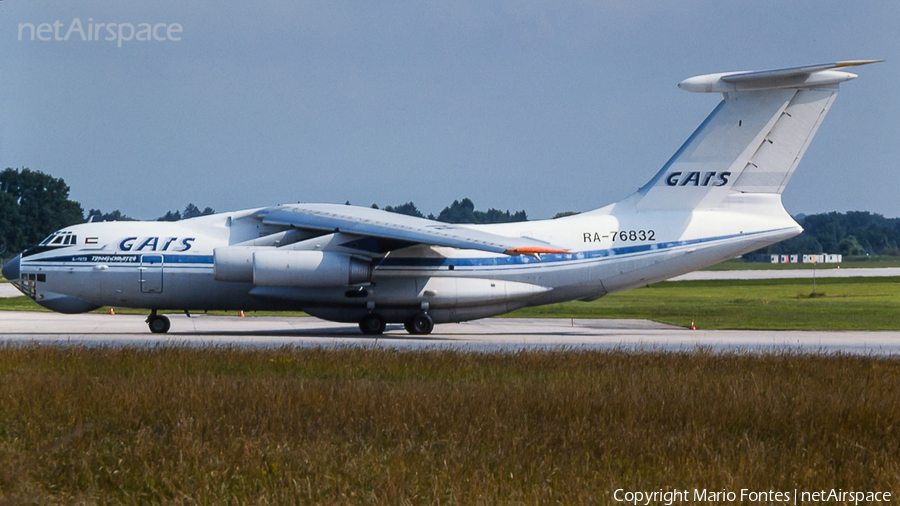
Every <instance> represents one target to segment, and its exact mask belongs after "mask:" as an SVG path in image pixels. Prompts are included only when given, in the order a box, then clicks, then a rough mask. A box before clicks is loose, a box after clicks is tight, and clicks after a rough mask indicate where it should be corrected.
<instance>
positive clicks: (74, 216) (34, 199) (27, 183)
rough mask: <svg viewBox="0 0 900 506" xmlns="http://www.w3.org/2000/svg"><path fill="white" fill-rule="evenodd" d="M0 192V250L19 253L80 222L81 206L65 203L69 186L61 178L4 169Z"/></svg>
mask: <svg viewBox="0 0 900 506" xmlns="http://www.w3.org/2000/svg"><path fill="white" fill-rule="evenodd" d="M0 193H2V194H4V196H3V197H0V215H2V218H0V227H2V228H0V240H2V242H3V245H0V249H3V248H6V250H7V251H9V252H17V251H22V250H23V249H25V248H28V247H30V246H34V245H36V244H38V243H39V242H41V240H42V239H44V238H45V237H46V236H47V235H49V234H50V233H51V232H54V231H56V230H59V229H61V228H64V227H68V226H69V225H74V224H76V223H82V222H84V217H83V215H84V210H83V209H82V208H81V204H79V203H78V202H74V201H72V200H69V186H68V185H67V184H66V182H65V181H64V180H62V179H61V178H54V177H52V176H50V175H48V174H44V173H43V172H40V171H33V170H30V169H27V168H24V169H21V170H19V169H11V168H8V169H6V170H4V171H3V172H0Z"/></svg>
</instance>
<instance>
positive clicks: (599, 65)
mask: <svg viewBox="0 0 900 506" xmlns="http://www.w3.org/2000/svg"><path fill="white" fill-rule="evenodd" d="M76 18H77V19H78V23H80V25H81V26H80V28H81V31H80V32H79V31H78V30H77V29H74V30H72V31H71V33H70V34H69V39H68V40H56V38H57V32H56V29H55V28H54V32H53V33H48V32H40V31H37V28H38V27H39V25H40V24H41V23H49V24H51V25H52V24H53V23H55V22H57V21H59V24H58V25H57V26H59V27H60V28H59V29H58V35H59V37H60V38H64V37H65V35H66V33H67V32H68V31H69V29H70V28H72V27H73V25H74V24H75V23H76V22H75V20H76ZM28 23H30V24H32V25H34V26H35V27H36V30H35V31H37V32H38V33H36V35H35V40H31V31H30V28H29V27H28V26H27V25H24V24H28ZM99 23H103V24H104V25H110V24H113V23H115V26H114V27H111V26H102V27H100V26H97V24H99ZM142 23H148V24H150V25H151V26H152V27H153V31H151V32H150V33H149V34H148V33H147V32H144V33H143V34H141V33H136V34H134V36H133V38H132V40H121V41H120V40H119V38H120V37H119V32H120V31H121V32H122V33H121V38H122V39H128V38H129V37H128V36H129V29H128V26H129V25H131V26H134V27H136V28H138V29H139V28H140V26H139V25H140V24H142ZM23 25H24V28H23ZM89 27H92V28H89ZM898 27H900V2H896V1H880V2H847V1H846V0H840V1H837V0H821V1H807V2H803V1H796V2H795V1H791V2H785V1H784V0H777V1H763V2H760V1H754V2H721V1H713V0H710V1H704V0H691V1H687V0H684V1H680V2H660V1H658V0H653V1H644V0H629V1H624V2H623V1H616V2H604V1H586V2H577V1H554V2H547V3H542V2H532V1H522V0H515V1H508V2H487V1H484V0H473V1H454V2H425V1H421V0H416V1H409V2H403V1H394V2H340V1H323V2H299V1H279V2H273V1H258V2H233V1H222V0H216V1H211V0H192V1H187V2H186V1H166V0H156V1H122V0H114V1H113V0H110V1H96V2H87V1H72V0H54V1H40V0H4V1H2V2H0V69H2V72H0V118H2V121H0V167H3V168H5V167H13V168H20V167H29V168H31V169H34V170H40V171H43V172H46V173H49V174H51V175H53V176H56V177H62V178H64V179H65V180H66V182H67V183H68V184H69V186H70V187H71V188H72V192H71V197H72V198H73V199H74V200H77V201H79V202H81V204H82V206H83V207H84V208H85V210H87V209H89V208H100V209H102V210H103V211H106V212H108V211H112V210H114V209H119V210H121V211H122V212H123V213H125V214H127V215H129V216H134V217H138V218H144V219H155V218H156V217H158V216H160V215H162V214H164V213H165V212H166V211H167V210H173V209H183V208H184V206H185V205H186V204H187V203H188V202H193V203H194V204H196V205H198V206H200V207H201V208H203V207H205V206H211V207H213V208H215V209H216V210H218V211H229V210H237V209H242V208H249V207H258V206H266V205H272V204H275V203H288V202H335V203H343V202H344V201H347V200H349V201H351V202H352V203H354V204H360V205H370V204H372V203H373V202H374V203H378V204H379V205H380V206H382V207H383V206H385V205H397V204H401V203H404V202H408V201H410V200H411V201H414V202H415V203H416V205H417V206H418V207H419V209H421V210H422V211H424V212H425V213H426V214H427V213H429V212H432V213H435V214H437V213H438V212H439V211H440V210H441V208H443V207H444V206H446V205H448V204H449V203H451V202H452V201H453V200H454V199H462V198H463V197H469V198H471V199H472V200H473V201H474V202H475V204H476V206H477V208H478V209H482V210H486V209H487V208H489V207H495V208H499V209H503V210H506V209H509V210H511V211H516V210H521V209H525V210H526V211H527V212H528V215H529V217H530V218H532V219H534V218H548V217H551V216H553V215H554V214H555V213H557V212H560V211H568V210H574V211H586V210H590V209H594V208H597V207H600V206H602V205H605V204H608V203H611V202H613V201H616V200H618V199H621V198H623V197H625V196H627V195H628V194H630V193H631V192H633V191H634V190H635V189H637V188H638V187H639V186H641V185H642V184H643V183H644V182H646V181H647V180H649V179H650V178H651V177H652V176H653V175H654V174H655V173H656V172H657V170H658V169H659V168H660V167H661V166H662V165H663V164H664V163H665V162H666V160H667V159H668V158H669V157H670V156H671V154H672V153H674V152H675V150H677V149H678V147H679V146H680V145H681V143H682V142H684V140H685V139H687V137H688V136H689V135H690V134H691V132H692V131H693V130H694V129H695V128H696V127H697V125H699V124H700V122H701V121H702V120H703V119H704V118H705V117H706V115H707V114H708V113H709V112H710V111H711V110H712V109H713V107H715V105H716V103H718V101H719V96H717V95H713V94H693V93H686V92H684V91H681V90H679V89H678V88H677V87H676V85H677V84H678V82H679V81H681V80H682V79H684V78H686V77H690V76H692V75H697V74H704V73H711V72H722V71H732V70H761V69H769V68H779V67H788V66H797V65H805V64H814V63H825V62H832V61H837V60H846V59H869V58H871V59H886V60H887V61H886V62H885V63H880V64H877V65H870V66H867V67H859V68H857V69H855V70H853V72H855V73H858V74H859V75H860V78H859V79H857V80H855V81H851V82H848V83H844V84H842V85H841V94H840V95H839V96H838V98H837V100H836V102H835V104H834V106H833V107H832V109H831V112H830V113H829V115H828V117H827V118H826V120H825V122H824V124H823V125H822V127H821V128H820V130H819V133H818V136H817V137H816V138H815V140H814V141H813V143H812V145H811V147H810V148H809V151H808V152H807V154H806V156H805V157H804V159H803V162H802V163H801V164H800V167H799V168H798V170H797V172H796V173H795V175H794V177H793V179H792V180H791V184H790V185H789V186H788V188H787V190H786V191H785V193H784V202H785V206H786V207H787V210H788V211H789V212H790V213H792V214H797V213H807V214H810V213H816V212H825V211H833V210H837V211H848V210H865V211H872V212H877V213H881V214H884V215H886V216H889V217H896V216H900V170H898V169H900V105H898V104H900V102H898V98H897V92H896V87H897V86H896V85H897V83H898V82H900V71H898V63H900V54H898V52H900V37H898V33H900V31H898V30H900V28H898ZM20 31H23V33H22V40H19V34H20ZM89 31H90V32H91V36H92V37H91V38H93V36H94V35H95V34H96V35H99V37H100V40H82V36H81V33H85V34H87V33H88V32H89ZM147 35H149V38H150V39H151V40H149V41H146V40H141V41H138V40H135V39H136V38H138V37H140V38H148V37H147ZM41 36H42V37H44V38H49V39H50V40H47V41H41V40H39V38H40V37H41ZM154 37H155V38H154ZM107 38H113V39H114V40H109V41H108V40H106V39H107ZM156 39H163V40H156ZM120 44H121V47H119V46H120Z"/></svg>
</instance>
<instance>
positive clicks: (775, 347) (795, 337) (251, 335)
mask: <svg viewBox="0 0 900 506" xmlns="http://www.w3.org/2000/svg"><path fill="white" fill-rule="evenodd" d="M169 317H170V319H171V321H172V329H171V330H170V331H169V333H168V334H151V333H150V331H149V330H148V329H147V325H146V324H145V323H144V319H145V317H144V316H133V315H104V314H83V315H63V314H56V313H43V312H17V311H8V312H3V313H0V342H5V343H30V342H40V343H49V344H61V345H68V344H86V345H113V346H119V345H137V346H155V345H157V344H160V343H162V344H175V345H188V346H194V345H237V346H259V347H266V346H285V345H289V346H385V347H390V348H410V349H420V348H453V349H461V350H472V351H481V350H485V351H490V350H510V351H515V350H522V349H535V348H537V349H540V348H566V349H627V350H666V351H695V350H698V349H704V350H710V351H713V352H726V353H728V352H738V353H745V352H751V353H765V352H781V351H790V352H799V353H817V354H829V353H848V354H859V355H873V356H900V332H898V331H879V332H868V331H841V332H822V331H744V330H741V331H732V330H714V331H704V330H702V329H701V330H693V331H692V330H687V329H684V328H681V327H672V326H668V325H663V324H659V323H654V322H649V321H644V320H578V319H576V320H569V319H518V318H488V319H484V320H477V321H474V322H465V323H455V324H444V325H437V326H436V327H435V331H434V333H432V334H430V335H428V336H412V335H410V334H408V333H407V332H406V331H405V330H403V327H402V325H389V326H388V331H387V332H386V333H385V334H384V335H382V336H378V337H377V338H376V337H374V336H366V335H363V334H362V333H360V331H359V329H358V328H357V327H356V326H355V325H352V324H341V323H331V322H326V321H323V320H319V319H316V318H293V317H291V318H287V317H260V318H255V317H246V318H239V317H237V316H193V317H191V318H188V317H187V316H185V315H183V314H176V315H169Z"/></svg>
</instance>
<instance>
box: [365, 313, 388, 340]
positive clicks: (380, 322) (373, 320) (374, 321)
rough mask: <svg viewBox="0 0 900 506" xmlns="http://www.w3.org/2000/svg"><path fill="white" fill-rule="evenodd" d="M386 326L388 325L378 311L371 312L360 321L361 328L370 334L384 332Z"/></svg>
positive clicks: (374, 334) (375, 334)
mask: <svg viewBox="0 0 900 506" xmlns="http://www.w3.org/2000/svg"><path fill="white" fill-rule="evenodd" d="M385 327H387V324H386V323H385V322H384V318H382V317H381V315H380V314H378V313H369V314H367V315H366V316H364V317H363V319H362V321H360V322H359V330H362V333H363V334H367V335H370V336H377V335H380V334H383V333H384V329H385Z"/></svg>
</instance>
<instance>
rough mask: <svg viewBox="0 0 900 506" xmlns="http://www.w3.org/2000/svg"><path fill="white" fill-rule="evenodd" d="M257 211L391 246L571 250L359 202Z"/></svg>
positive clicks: (274, 221) (273, 220)
mask: <svg viewBox="0 0 900 506" xmlns="http://www.w3.org/2000/svg"><path fill="white" fill-rule="evenodd" d="M256 215H257V217H259V218H261V219H262V222H263V223H265V224H267V225H280V226H291V227H294V228H298V229H303V230H311V231H321V232H342V233H346V234H355V235H360V236H366V237H372V238H375V239H386V240H388V241H396V242H394V243H393V244H394V247H390V248H388V249H396V248H397V247H403V246H410V245H413V244H430V245H434V246H449V247H451V248H462V249H473V250H480V251H490V252H492V253H505V254H507V255H537V254H540V253H568V251H567V250H564V249H561V248H557V247H555V246H553V245H551V244H548V243H546V242H543V241H538V240H535V239H532V238H528V237H507V236H503V235H498V234H492V233H489V232H484V231H481V230H476V229H473V228H469V227H465V226H459V225H454V224H450V223H441V222H437V221H432V220H426V219H424V218H416V217H414V216H406V215H403V214H397V213H389V212H387V211H381V210H378V209H369V208H365V207H357V206H346V205H339V204H290V205H284V206H279V207H269V208H266V209H263V210H260V211H258V212H257V213H256Z"/></svg>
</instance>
